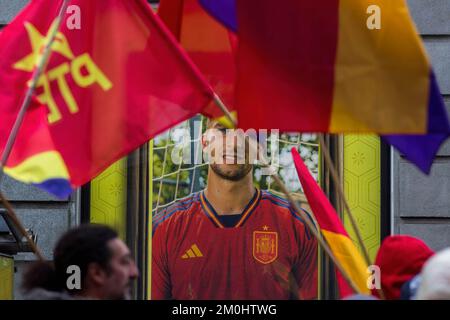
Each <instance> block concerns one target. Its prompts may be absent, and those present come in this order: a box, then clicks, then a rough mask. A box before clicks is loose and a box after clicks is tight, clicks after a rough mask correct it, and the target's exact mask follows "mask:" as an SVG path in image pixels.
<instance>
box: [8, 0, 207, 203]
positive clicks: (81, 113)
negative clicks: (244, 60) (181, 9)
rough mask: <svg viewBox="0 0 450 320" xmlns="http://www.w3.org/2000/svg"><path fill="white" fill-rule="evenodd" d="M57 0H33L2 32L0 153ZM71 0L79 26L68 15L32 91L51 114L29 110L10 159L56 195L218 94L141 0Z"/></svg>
mask: <svg viewBox="0 0 450 320" xmlns="http://www.w3.org/2000/svg"><path fill="white" fill-rule="evenodd" d="M61 3H62V1H55V0H34V1H32V2H31V3H30V4H29V5H28V6H27V7H26V8H25V9H24V10H23V11H22V12H21V13H20V14H19V16H18V17H17V18H16V19H15V20H14V21H13V22H12V23H11V24H10V25H9V26H7V27H6V28H5V29H4V30H3V32H2V33H1V34H0V56H1V57H2V60H1V62H0V101H1V105H0V110H1V113H2V118H1V119H0V151H2V150H3V148H4V146H5V142H6V139H7V137H8V135H9V132H10V130H11V127H12V124H13V122H14V119H15V117H16V115H17V112H18V108H19V106H20V105H21V102H22V100H23V98H24V93H25V91H26V89H27V88H26V86H27V85H26V84H27V82H28V81H29V80H30V78H31V75H32V73H33V71H34V70H35V67H36V61H37V58H38V57H39V56H40V54H41V51H42V45H43V43H44V40H45V38H46V37H47V35H48V34H49V33H50V29H51V26H52V23H53V22H54V20H55V18H56V17H57V14H58V10H59V8H60V6H61ZM71 5H72V6H78V8H79V9H80V12H81V14H82V17H81V25H80V28H79V29H77V28H73V26H72V24H71V23H69V20H67V21H66V19H65V20H64V21H63V23H62V25H61V28H60V30H59V31H58V33H57V36H56V40H55V43H54V44H53V46H52V55H51V58H50V60H49V63H48V65H47V67H46V69H45V72H44V74H43V75H42V76H41V78H40V80H39V83H38V87H37V90H36V97H37V99H38V100H39V102H40V103H41V104H42V105H44V106H46V108H47V113H48V119H45V118H46V117H45V116H44V117H43V119H41V121H39V119H36V116H35V114H34V113H33V115H34V116H33V117H31V116H27V118H26V119H25V122H24V123H23V125H22V128H21V131H20V133H19V137H18V140H17V142H16V144H15V147H14V149H13V152H12V154H11V156H10V158H9V161H8V163H7V166H6V172H7V173H9V174H10V175H11V176H13V177H14V178H16V179H18V180H21V181H24V182H28V183H34V184H37V185H40V186H42V187H44V188H46V189H47V190H49V191H53V193H55V194H57V195H58V196H65V195H67V193H68V191H70V188H73V187H77V186H80V185H82V184H84V183H86V182H88V181H89V180H91V179H92V178H93V177H95V176H96V175H97V174H98V173H100V172H101V171H102V170H104V169H105V168H106V167H107V166H109V165H110V164H111V163H113V162H114V161H116V160H117V159H119V158H121V157H122V156H124V155H126V154H127V153H129V152H130V151H132V150H134V149H136V148H137V147H139V146H140V145H142V144H143V143H145V142H146V141H148V140H149V139H150V138H152V137H153V136H155V135H156V134H158V133H160V132H162V131H164V130H166V129H168V128H169V127H171V126H173V125H175V124H177V123H179V122H181V121H183V120H185V119H188V118H190V117H192V116H194V115H195V114H197V113H199V112H202V110H203V109H204V108H205V107H206V106H207V105H208V103H210V101H211V99H212V95H213V93H212V89H211V88H210V86H209V84H207V82H206V81H205V80H204V79H203V77H202V76H201V74H200V73H199V72H198V71H197V69H196V68H195V67H194V66H193V64H192V63H191V62H190V60H189V59H188V57H187V56H186V54H185V53H184V51H182V49H181V47H179V46H178V44H177V43H176V40H175V39H174V38H173V36H172V35H171V34H170V32H169V31H168V30H167V29H166V28H165V26H164V25H163V24H162V23H161V22H160V20H159V19H158V18H157V17H155V15H154V14H153V13H152V11H151V8H150V7H149V5H148V4H147V3H146V1H145V0H108V1H91V0H74V1H71ZM66 22H67V23H66ZM30 117H31V118H32V120H33V121H31V120H30ZM33 132H34V134H31V133H33ZM36 133H39V134H36Z"/></svg>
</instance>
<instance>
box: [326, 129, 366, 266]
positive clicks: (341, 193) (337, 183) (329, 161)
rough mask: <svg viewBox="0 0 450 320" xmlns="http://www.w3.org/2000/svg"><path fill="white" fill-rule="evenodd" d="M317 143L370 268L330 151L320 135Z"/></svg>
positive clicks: (364, 247)
mask: <svg viewBox="0 0 450 320" xmlns="http://www.w3.org/2000/svg"><path fill="white" fill-rule="evenodd" d="M319 142H320V146H321V148H322V150H323V155H324V158H325V162H326V164H327V166H328V167H329V168H330V173H331V177H332V179H333V182H334V186H335V188H336V192H337V195H338V197H339V198H340V199H341V200H342V202H343V204H344V207H345V212H346V213H347V215H348V217H349V218H350V223H351V225H352V228H353V230H354V231H355V234H356V238H357V240H358V243H359V245H360V246H361V250H362V252H363V255H364V259H365V260H366V263H367V265H368V266H370V265H371V264H372V262H371V261H370V258H369V252H368V251H367V248H366V245H365V244H364V241H363V239H362V236H361V232H360V230H359V228H358V224H357V223H356V219H355V216H354V215H353V214H352V212H351V210H350V206H349V205H348V202H347V199H346V198H345V195H344V191H343V190H342V185H341V183H340V179H339V175H338V173H337V170H336V168H335V166H334V164H333V160H332V159H331V155H330V151H329V150H328V149H327V147H326V144H325V139H324V138H323V135H321V134H319Z"/></svg>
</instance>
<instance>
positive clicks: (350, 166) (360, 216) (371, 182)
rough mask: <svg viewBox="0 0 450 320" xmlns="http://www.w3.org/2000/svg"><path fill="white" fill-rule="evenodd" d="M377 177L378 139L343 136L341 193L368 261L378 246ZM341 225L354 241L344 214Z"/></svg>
mask: <svg viewBox="0 0 450 320" xmlns="http://www.w3.org/2000/svg"><path fill="white" fill-rule="evenodd" d="M380 176H381V172H380V140H379V138H378V137H377V136H375V135H345V136H344V187H345V196H346V198H347V201H348V202H349V206H350V210H351V211H352V213H353V214H354V215H355V219H356V221H357V223H358V226H359V228H360V231H361V235H362V238H363V240H364V244H365V245H366V247H367V249H368V251H369V255H370V258H371V259H372V261H373V260H374V258H375V256H376V253H377V250H378V248H379V246H380V215H381V211H380V210H381V198H380ZM344 224H345V227H346V229H347V231H348V232H349V234H350V236H351V238H352V239H354V240H356V236H355V233H354V232H353V229H352V226H351V224H350V221H349V219H348V218H346V215H344ZM355 244H357V241H355Z"/></svg>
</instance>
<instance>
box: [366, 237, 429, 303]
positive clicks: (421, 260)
mask: <svg viewBox="0 0 450 320" xmlns="http://www.w3.org/2000/svg"><path fill="white" fill-rule="evenodd" d="M433 254H434V252H433V250H431V249H430V248H429V247H428V246H427V245H426V244H425V243H424V242H423V241H422V240H420V239H417V238H415V237H411V236H406V235H395V236H389V237H387V238H386V239H385V240H384V241H383V243H382V244H381V246H380V249H379V250H378V253H377V257H376V259H375V265H377V266H378V267H379V268H380V271H381V289H382V290H383V293H384V295H385V297H386V299H387V300H398V299H400V292H401V288H402V286H403V284H405V283H406V282H407V281H409V280H411V279H412V278H413V277H415V276H416V275H417V274H419V273H420V271H421V270H422V267H423V265H424V264H425V262H426V261H427V260H428V259H429V258H430V257H431V256H432V255H433ZM372 294H373V295H374V296H376V297H380V295H379V294H378V292H377V290H376V289H373V290H372Z"/></svg>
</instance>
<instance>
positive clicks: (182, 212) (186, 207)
mask: <svg viewBox="0 0 450 320" xmlns="http://www.w3.org/2000/svg"><path fill="white" fill-rule="evenodd" d="M199 203H200V199H199V193H193V194H191V195H189V196H187V197H185V198H183V199H180V200H178V201H176V202H174V203H173V204H171V205H170V206H167V207H166V208H164V209H162V210H160V211H158V212H157V213H156V214H155V215H154V216H153V217H152V229H153V233H154V232H155V230H156V228H157V227H159V226H160V225H161V224H164V223H167V222H168V221H170V220H173V219H176V218H177V217H180V216H186V215H190V214H191V213H192V211H193V209H195V208H196V205H198V204H199Z"/></svg>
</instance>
